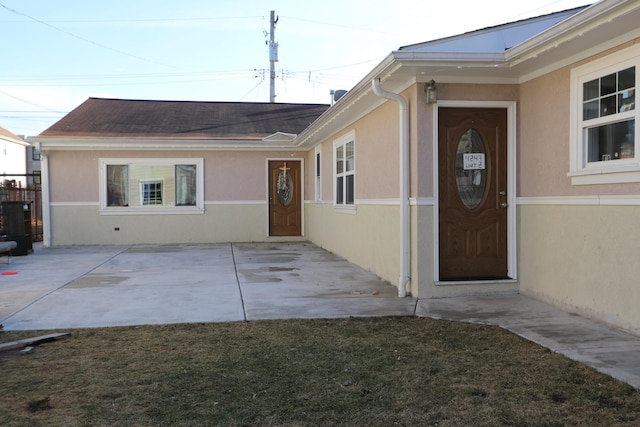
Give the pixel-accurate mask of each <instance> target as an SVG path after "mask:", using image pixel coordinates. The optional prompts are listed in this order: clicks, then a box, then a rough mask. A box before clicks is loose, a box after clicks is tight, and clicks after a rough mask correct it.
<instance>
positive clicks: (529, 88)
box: [518, 49, 640, 197]
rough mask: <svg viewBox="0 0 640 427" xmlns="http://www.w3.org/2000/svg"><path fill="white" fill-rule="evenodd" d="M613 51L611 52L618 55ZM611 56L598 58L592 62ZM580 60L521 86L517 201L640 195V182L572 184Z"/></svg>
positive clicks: (583, 62) (598, 56)
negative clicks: (574, 91)
mask: <svg viewBox="0 0 640 427" xmlns="http://www.w3.org/2000/svg"><path fill="white" fill-rule="evenodd" d="M615 50H618V49H614V50H611V51H610V52H608V53H611V52H614V51H615ZM602 56H606V55H597V56H594V57H593V58H592V59H595V58H600V57H602ZM587 62H589V61H588V60H585V61H581V62H579V63H576V64H573V65H571V66H567V67H564V68H561V69H559V70H556V71H554V72H551V73H548V74H545V75H544V76H542V77H539V78H536V79H533V80H530V81H528V82H525V83H523V84H522V85H521V88H520V95H521V96H520V105H519V114H518V116H519V141H518V184H519V190H518V196H519V197H549V196H591V195H624V194H640V183H627V184H597V185H572V183H571V178H570V177H569V176H568V175H567V174H568V172H569V170H570V144H571V141H570V130H571V129H570V126H571V123H570V107H571V93H570V85H571V70H572V69H573V68H575V67H576V66H579V65H582V64H585V63H587Z"/></svg>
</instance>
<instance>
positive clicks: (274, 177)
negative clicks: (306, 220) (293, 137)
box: [269, 160, 302, 236]
mask: <svg viewBox="0 0 640 427" xmlns="http://www.w3.org/2000/svg"><path fill="white" fill-rule="evenodd" d="M300 174H301V165H300V161H299V160H270V161H269V235H270V236H300V235H301V234H302V188H301V182H302V179H301V175H300Z"/></svg>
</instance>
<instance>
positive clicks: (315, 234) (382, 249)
mask: <svg viewBox="0 0 640 427" xmlns="http://www.w3.org/2000/svg"><path fill="white" fill-rule="evenodd" d="M398 212H399V206H397V205H375V204H366V205H359V206H358V207H357V210H356V212H355V213H342V212H339V211H337V210H336V209H335V208H334V207H333V205H332V204H331V203H325V204H316V203H307V204H306V208H305V213H306V224H307V234H306V237H307V238H308V239H309V240H310V241H312V242H313V243H315V244H316V245H318V246H320V247H323V248H325V249H327V250H329V251H331V252H334V253H336V254H338V255H340V256H343V257H345V258H347V259H348V260H349V261H351V262H354V263H356V264H358V265H360V266H361V267H363V268H365V269H367V270H369V271H372V272H373V273H375V274H377V275H378V276H379V277H381V278H383V279H385V280H388V281H389V282H390V283H391V284H393V285H394V286H396V285H397V283H398V277H399V275H400V254H399V249H398V248H399V245H400V240H399V239H400V236H399V229H400V224H399V219H398V215H399V213H398Z"/></svg>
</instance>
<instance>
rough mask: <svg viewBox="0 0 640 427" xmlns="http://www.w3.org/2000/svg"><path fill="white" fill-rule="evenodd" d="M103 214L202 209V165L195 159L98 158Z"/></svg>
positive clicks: (197, 210) (184, 211) (195, 211)
mask: <svg viewBox="0 0 640 427" xmlns="http://www.w3.org/2000/svg"><path fill="white" fill-rule="evenodd" d="M99 163H100V182H99V184H100V211H101V213H103V214H125V213H126V214H130V213H198V212H200V213H201V212H203V211H204V191H203V188H204V186H203V179H204V178H203V177H204V172H203V165H204V160H203V159H201V158H196V159H137V158H136V159H100V162H99Z"/></svg>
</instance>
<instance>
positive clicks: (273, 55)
mask: <svg viewBox="0 0 640 427" xmlns="http://www.w3.org/2000/svg"><path fill="white" fill-rule="evenodd" d="M277 22H278V18H276V11H275V10H272V11H271V28H270V32H269V37H270V39H269V65H270V69H269V102H271V103H272V104H273V103H274V102H276V62H278V43H276V41H275V39H276V35H275V32H276V23H277Z"/></svg>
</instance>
